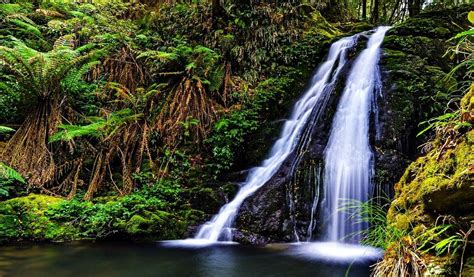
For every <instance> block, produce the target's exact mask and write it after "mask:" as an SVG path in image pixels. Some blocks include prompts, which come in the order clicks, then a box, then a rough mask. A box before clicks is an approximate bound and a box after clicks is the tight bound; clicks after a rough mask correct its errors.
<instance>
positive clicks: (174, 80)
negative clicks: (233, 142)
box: [139, 44, 224, 145]
mask: <svg viewBox="0 0 474 277" xmlns="http://www.w3.org/2000/svg"><path fill="white" fill-rule="evenodd" d="M139 58H146V59H147V61H148V63H149V67H150V68H151V71H152V75H155V77H157V78H160V79H161V80H163V79H164V80H165V81H166V85H165V88H164V91H166V92H167V93H166V96H165V97H166V98H165V99H164V104H163V106H162V109H161V111H160V113H159V114H158V116H157V118H156V120H155V123H154V128H156V129H157V130H158V131H159V132H160V133H161V134H162V137H163V139H164V142H165V143H166V144H167V145H175V144H176V142H177V141H179V138H180V137H181V136H182V135H183V133H184V129H185V128H183V127H184V125H186V126H187V125H189V124H188V123H189V122H192V124H190V125H189V126H188V129H189V130H188V131H189V135H190V137H191V138H192V139H193V142H194V143H200V142H202V141H203V139H204V138H205V137H206V136H207V133H208V132H209V130H210V128H211V126H212V123H213V122H214V121H215V119H216V118H217V109H216V101H215V100H214V99H213V97H212V96H211V94H212V92H213V91H214V92H216V91H217V90H218V89H219V88H220V86H221V85H222V82H223V77H224V76H223V75H224V72H223V68H222V67H220V66H219V65H218V62H219V59H220V56H219V55H218V54H217V53H215V52H214V51H213V50H211V49H209V48H206V47H203V46H196V47H194V48H193V47H189V46H187V45H185V44H181V45H178V46H177V47H175V48H172V49H171V51H170V52H161V51H147V52H144V53H142V54H141V55H140V56H139Z"/></svg>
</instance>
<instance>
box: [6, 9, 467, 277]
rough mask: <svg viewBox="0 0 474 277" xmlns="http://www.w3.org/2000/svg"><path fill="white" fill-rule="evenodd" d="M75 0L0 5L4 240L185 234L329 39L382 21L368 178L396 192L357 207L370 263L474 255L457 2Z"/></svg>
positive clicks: (407, 268) (229, 188)
mask: <svg viewBox="0 0 474 277" xmlns="http://www.w3.org/2000/svg"><path fill="white" fill-rule="evenodd" d="M75 2H77V3H71V1H59V0H58V1H22V0H17V1H7V3H2V4H0V72H1V74H0V242H12V241H21V240H34V241H45V240H46V241H64V240H75V239H85V238H97V239H175V238H182V237H185V236H186V234H187V232H189V226H193V225H196V224H198V223H201V222H202V221H203V220H205V219H207V218H209V216H210V215H212V214H214V213H215V212H216V211H217V210H218V209H219V207H220V206H222V205H223V204H224V203H225V201H226V199H229V198H231V197H232V196H233V195H234V194H235V191H236V189H237V188H238V185H237V182H239V181H242V175H243V174H244V173H245V172H244V170H246V169H248V168H249V167H251V166H253V165H256V164H258V163H259V161H260V160H261V159H262V158H263V157H264V155H265V154H266V152H267V150H268V148H269V146H270V145H271V144H272V142H273V140H274V139H275V136H276V135H277V133H278V131H279V128H280V125H281V124H280V123H281V118H284V116H285V115H286V114H287V112H288V110H289V108H290V107H291V104H292V103H293V102H294V101H295V99H296V98H297V96H298V95H299V93H300V92H301V91H302V90H303V89H304V87H305V85H306V81H307V80H308V79H309V77H310V75H311V73H312V71H313V69H314V68H315V67H316V66H317V65H318V64H319V63H320V62H321V60H322V58H323V57H324V55H325V54H326V51H327V49H328V45H329V44H330V43H331V42H332V41H334V40H335V39H337V38H339V37H342V36H347V35H350V34H353V33H357V32H360V31H364V30H369V29H371V28H372V26H374V25H380V24H395V25H396V28H394V29H393V30H392V31H389V33H388V34H387V38H386V40H385V42H384V58H383V62H382V63H383V64H382V66H383V67H384V68H385V71H384V75H387V76H390V77H389V78H388V79H387V80H390V84H384V86H385V87H390V88H391V91H390V95H389V96H388V98H387V99H389V100H387V104H386V106H384V107H385V108H386V109H387V110H390V113H389V114H390V118H389V119H390V120H393V121H392V122H391V124H390V126H391V127H390V128H391V129H390V132H391V133H390V134H391V136H387V137H386V138H384V140H383V142H382V143H381V144H380V145H377V146H378V147H379V148H380V149H385V150H387V149H388V150H387V153H388V152H389V153H392V152H393V153H395V152H396V153H398V152H397V151H400V153H402V154H397V155H395V154H394V155H393V156H394V157H396V158H393V159H392V162H391V163H396V165H395V166H394V167H391V165H390V166H386V167H384V166H385V165H381V166H380V168H381V170H379V171H378V172H377V175H376V179H377V183H383V184H384V185H388V186H391V187H393V185H395V183H397V184H396V186H395V190H396V195H395V199H394V201H393V202H392V203H391V205H390V209H388V214H387V215H386V213H387V209H384V208H380V207H378V206H377V205H374V206H372V205H371V204H367V203H363V204H361V207H362V209H363V210H364V211H365V213H366V214H367V218H366V219H367V220H369V221H370V222H371V223H372V224H373V226H374V227H373V228H372V229H371V230H369V233H367V234H366V235H367V236H366V237H367V238H366V240H365V242H366V243H368V244H371V245H374V246H377V247H382V248H386V249H387V251H386V256H385V259H384V260H383V261H381V262H380V263H379V264H378V265H377V266H376V268H375V273H376V274H379V275H380V276H386V275H387V274H395V275H399V274H418V273H420V272H422V271H426V270H429V271H430V272H434V274H436V270H438V269H437V268H435V269H433V267H435V266H434V265H436V266H440V267H442V268H451V269H449V270H452V271H453V272H457V271H459V268H462V263H463V261H468V260H469V257H470V256H472V237H471V233H472V231H473V227H472V226H473V225H472V224H473V222H472V216H473V208H474V207H473V203H474V201H473V200H474V193H473V191H472V184H473V174H474V171H473V164H472V161H473V160H474V157H473V153H474V149H473V142H474V138H473V131H472V122H473V117H474V115H473V99H474V98H473V96H472V93H473V88H474V87H473V86H472V74H473V73H472V70H473V56H472V55H473V44H472V35H473V29H472V27H469V26H472V25H473V24H474V14H473V13H470V14H469V20H471V23H469V21H468V20H467V12H468V11H469V10H470V9H472V7H471V6H468V5H464V6H463V5H462V4H466V3H468V2H469V1H462V0H452V1H436V0H435V1H422V0H400V1H387V0H373V1H366V0H341V1H336V0H324V1H303V0H302V1H298V0H290V1H253V0H252V1H234V0H233V1H152V0H148V1H119V0H117V1H113V0H110V1H106V0H103V1H75ZM89 2H93V3H89ZM460 5H461V7H459V6H460ZM457 33H459V34H458V35H456V34H457ZM455 35H456V37H455V38H453V36H455ZM446 49H448V51H447V52H446ZM456 65H457V66H456ZM451 70H452V71H451ZM461 98H462V99H461ZM456 103H460V104H456ZM383 105H384V104H383ZM446 110H448V111H449V112H448V113H445V111H446ZM443 114H444V115H443ZM418 124H420V126H418ZM413 130H415V131H416V132H415V135H416V133H418V132H419V135H418V137H414V136H413ZM399 138H403V140H404V141H403V142H400V141H399ZM401 144H403V145H402V146H400V145H401ZM407 145H408V146H407ZM420 145H422V146H423V147H419V148H418V147H417V146H420ZM400 149H401V150H400ZM377 151H378V150H377ZM387 153H384V155H388V154H387ZM416 158H418V159H416ZM415 159H416V160H415ZM410 162H413V163H411V165H409V166H408V168H407V169H406V172H405V174H403V177H401V179H400V180H398V178H399V177H400V175H401V172H402V171H404V169H405V167H406V166H407V165H408V164H409V163H410ZM377 163H387V161H386V160H385V159H380V161H377ZM394 168H395V169H394ZM398 172H400V174H399V173H398ZM397 174H398V175H397ZM446 195H449V196H448V197H447V196H446ZM460 203H462V204H463V205H460ZM440 221H443V223H442V224H438V223H439V222H440ZM470 261H471V263H472V258H471V259H470ZM431 264H433V265H431ZM433 270H434V271H433ZM446 270H448V269H446ZM443 272H445V271H443Z"/></svg>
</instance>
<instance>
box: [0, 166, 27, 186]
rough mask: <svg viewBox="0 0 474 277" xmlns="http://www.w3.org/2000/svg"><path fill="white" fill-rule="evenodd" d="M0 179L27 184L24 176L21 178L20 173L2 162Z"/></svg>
mask: <svg viewBox="0 0 474 277" xmlns="http://www.w3.org/2000/svg"><path fill="white" fill-rule="evenodd" d="M0 178H1V179H7V180H16V181H18V182H20V183H23V184H25V183H26V181H25V179H24V178H23V176H21V174H20V173H18V171H16V170H15V169H13V168H11V167H9V166H7V165H6V164H4V163H2V162H0Z"/></svg>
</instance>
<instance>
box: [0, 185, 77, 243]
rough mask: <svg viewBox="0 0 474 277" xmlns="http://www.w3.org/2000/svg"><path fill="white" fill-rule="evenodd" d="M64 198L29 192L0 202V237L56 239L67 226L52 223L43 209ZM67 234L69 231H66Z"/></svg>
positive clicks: (64, 234) (62, 234)
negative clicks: (26, 194) (23, 195)
mask: <svg viewBox="0 0 474 277" xmlns="http://www.w3.org/2000/svg"><path fill="white" fill-rule="evenodd" d="M63 201H64V200H63V199H61V198H57V197H52V196H46V195H37V194H30V195H28V196H25V197H18V198H13V199H10V200H7V201H4V202H2V203H0V226H1V228H0V239H3V240H5V239H25V238H26V239H32V240H42V239H47V240H58V239H61V238H63V237H64V236H66V233H68V232H67V231H68V228H66V227H63V226H59V225H58V224H56V223H53V222H51V221H50V220H49V218H48V217H47V216H45V211H46V210H47V209H48V208H49V207H51V206H54V205H57V204H59V203H61V202H63ZM68 234H69V233H68Z"/></svg>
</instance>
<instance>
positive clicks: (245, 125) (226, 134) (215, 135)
mask: <svg viewBox="0 0 474 277" xmlns="http://www.w3.org/2000/svg"><path fill="white" fill-rule="evenodd" d="M257 128H258V113H257V112H256V111H253V110H246V109H244V110H236V111H233V112H231V113H230V114H228V115H226V116H225V117H222V118H221V119H220V120H219V121H218V122H216V124H215V125H214V130H213V132H212V134H211V136H210V137H209V139H208V140H207V141H206V143H207V144H208V145H209V146H210V147H211V149H212V161H211V163H210V164H209V166H210V168H211V170H212V172H213V174H214V176H218V175H219V174H221V173H222V172H225V171H227V170H229V169H230V168H231V167H232V165H233V163H234V160H235V156H234V155H235V153H236V152H237V151H239V148H241V146H242V144H243V143H244V142H245V139H246V138H247V136H248V135H249V134H251V133H252V132H253V131H255V130H256V129H257Z"/></svg>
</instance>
